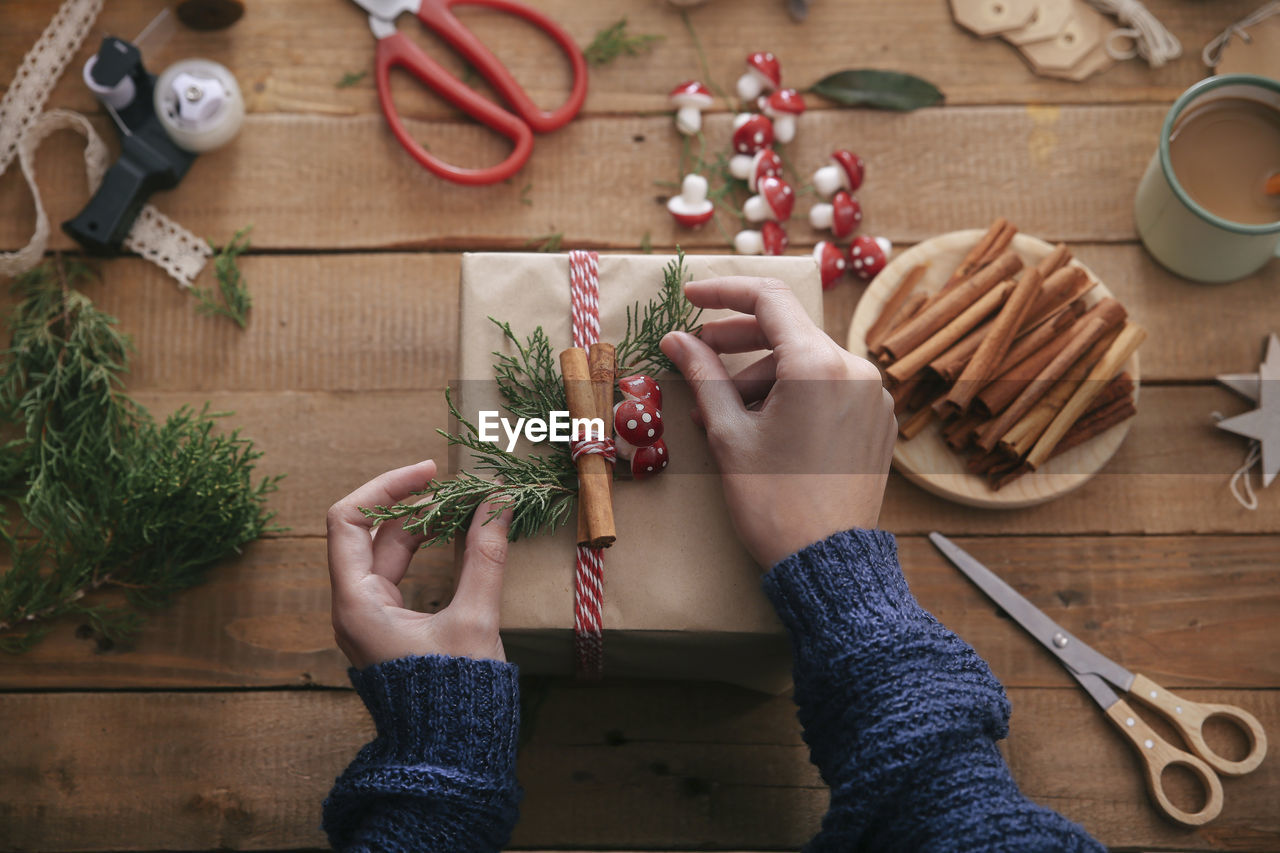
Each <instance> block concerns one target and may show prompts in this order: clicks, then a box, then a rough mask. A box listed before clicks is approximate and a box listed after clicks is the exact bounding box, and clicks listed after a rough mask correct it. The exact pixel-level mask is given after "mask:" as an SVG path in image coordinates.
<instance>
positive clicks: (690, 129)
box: [667, 80, 714, 136]
mask: <svg viewBox="0 0 1280 853" xmlns="http://www.w3.org/2000/svg"><path fill="white" fill-rule="evenodd" d="M667 100H668V102H670V104H671V106H673V107H675V108H676V130H678V131H680V132H681V133H683V134H684V135H685V136H693V135H694V134H695V133H697V132H698V131H699V130H701V129H702V111H703V110H705V109H706V108H707V107H709V106H711V104H712V103H713V102H714V99H713V98H712V97H711V90H710V89H708V88H707V87H706V86H704V85H702V84H701V83H699V82H698V81H697V80H689V81H687V82H684V83H681V84H680V85H679V86H676V87H675V88H674V89H672V90H671V94H670V95H668V96H667Z"/></svg>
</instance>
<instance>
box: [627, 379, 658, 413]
mask: <svg viewBox="0 0 1280 853" xmlns="http://www.w3.org/2000/svg"><path fill="white" fill-rule="evenodd" d="M618 390H619V391H621V392H622V398H623V399H624V400H638V401H640V402H641V403H648V404H649V405H650V406H653V407H654V408H655V409H661V408H662V388H661V387H660V386H659V385H658V381H657V380H656V379H654V378H653V377H651V376H645V375H644V374H643V373H636V374H633V375H631V376H624V377H622V378H621V379H619V380H618Z"/></svg>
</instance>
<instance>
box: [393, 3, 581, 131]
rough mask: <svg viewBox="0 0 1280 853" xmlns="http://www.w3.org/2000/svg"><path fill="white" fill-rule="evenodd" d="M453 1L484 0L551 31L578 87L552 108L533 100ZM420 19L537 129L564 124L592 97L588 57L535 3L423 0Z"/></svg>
mask: <svg viewBox="0 0 1280 853" xmlns="http://www.w3.org/2000/svg"><path fill="white" fill-rule="evenodd" d="M452 6H485V7H488V8H490V9H496V10H498V11H499V12H506V13H507V14H509V15H514V16H516V17H517V18H523V19H524V20H526V21H528V22H529V23H531V24H533V25H534V26H535V27H537V28H538V29H540V30H542V31H543V32H544V33H546V34H547V35H549V36H550V37H551V38H552V40H553V41H555V43H556V44H558V45H559V46H560V49H561V50H562V51H564V54H565V56H567V57H568V58H569V64H570V65H571V66H572V68H573V88H572V89H570V90H569V97H568V98H567V99H566V100H565V102H564V103H563V104H561V105H560V106H559V107H557V108H556V109H554V110H551V111H550V112H548V111H545V110H543V109H542V108H541V107H539V106H538V105H537V104H535V103H534V102H533V99H532V98H530V97H529V95H528V93H527V92H525V90H524V89H523V88H522V87H521V86H520V84H519V83H517V82H516V78H514V77H512V76H511V72H510V71H508V70H507V67H506V66H505V65H503V64H502V62H501V60H499V59H498V57H496V56H494V55H493V51H491V50H489V48H487V47H485V45H484V43H483V42H481V41H480V39H478V38H476V36H475V34H474V33H472V32H471V30H469V29H467V28H466V26H464V25H463V23H462V22H461V21H459V20H458V18H457V17H456V16H455V15H454V14H453V12H452V11H451V9H450V7H452ZM418 19H419V20H421V21H422V23H423V24H425V25H426V26H427V27H428V28H430V29H432V30H434V31H435V32H436V33H437V34H438V35H439V36H440V37H441V38H442V39H444V40H445V42H447V43H448V44H449V45H450V46H451V47H452V48H453V49H454V50H456V51H457V52H458V53H460V54H461V55H462V57H463V58H464V59H466V60H467V61H468V62H470V63H471V65H472V66H474V67H475V69H476V71H478V72H479V73H480V76H482V77H484V79H485V80H487V81H489V84H490V85H491V86H493V88H494V89H496V90H497V92H498V94H499V95H500V96H502V98H503V100H505V101H506V102H507V103H508V104H510V105H511V108H512V109H513V110H514V111H515V113H516V115H518V116H520V118H522V119H524V121H525V123H526V124H528V125H529V127H531V128H533V129H534V130H535V131H536V132H538V133H547V132H549V131H552V130H556V129H558V128H561V127H564V126H565V125H566V124H568V123H569V122H570V120H572V119H573V117H574V116H576V115H577V114H578V111H579V110H581V109H582V104H583V102H584V101H585V100H586V99H587V60H586V59H585V58H584V57H583V55H582V49H581V48H579V47H578V45H577V43H576V42H575V41H574V40H573V38H572V37H571V36H570V35H569V34H568V33H567V32H565V30H564V29H563V28H562V27H561V26H560V25H559V24H557V23H556V22H555V21H553V20H552V19H551V18H549V17H547V16H546V15H545V14H543V13H542V12H539V11H538V10H537V9H531V8H530V7H528V6H525V5H524V4H522V3H515V2H512V0H422V2H421V4H420V5H419V7H418Z"/></svg>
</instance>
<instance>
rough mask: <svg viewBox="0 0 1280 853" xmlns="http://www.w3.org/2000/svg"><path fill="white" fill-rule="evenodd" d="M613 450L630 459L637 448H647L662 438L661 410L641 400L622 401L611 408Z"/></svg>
mask: <svg viewBox="0 0 1280 853" xmlns="http://www.w3.org/2000/svg"><path fill="white" fill-rule="evenodd" d="M613 431H614V432H615V433H616V435H615V436H614V440H613V443H614V448H615V451H616V452H617V454H618V455H619V456H621V457H622V458H623V459H630V458H631V457H632V456H633V455H634V454H635V452H636V448H638V447H648V446H649V445H651V444H653V443H654V442H655V441H657V440H658V439H660V438H662V431H663V427H662V410H661V409H659V408H658V407H657V406H653V405H650V404H649V403H645V402H643V401H642V400H623V401H622V402H621V403H618V404H617V405H616V406H614V407H613Z"/></svg>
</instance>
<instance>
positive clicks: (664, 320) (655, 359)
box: [617, 247, 702, 375]
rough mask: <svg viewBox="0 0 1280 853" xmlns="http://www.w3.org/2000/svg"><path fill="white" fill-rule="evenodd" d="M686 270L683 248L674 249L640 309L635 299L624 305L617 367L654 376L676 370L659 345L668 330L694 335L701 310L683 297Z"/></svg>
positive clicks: (697, 327)
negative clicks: (651, 295) (659, 281)
mask: <svg viewBox="0 0 1280 853" xmlns="http://www.w3.org/2000/svg"><path fill="white" fill-rule="evenodd" d="M687 280H688V273H687V272H686V270H685V268H684V251H683V250H681V249H680V248H678V247H677V248H676V257H675V259H674V260H673V261H671V263H669V264H667V265H666V267H665V268H663V270H662V289H661V290H660V291H659V292H658V295H657V296H656V297H655V298H653V299H650V300H649V302H648V304H647V305H645V306H644V307H643V308H641V307H640V303H639V302H636V303H635V305H634V306H632V307H629V308H627V332H626V334H625V335H623V338H622V341H621V342H620V343H619V344H618V348H617V360H618V370H619V371H622V370H627V371H629V372H633V373H648V374H650V375H656V374H658V373H661V372H662V371H664V370H675V365H674V364H672V363H671V360H670V359H669V358H667V357H666V356H665V355H663V353H662V350H661V349H660V348H659V346H658V344H659V343H660V342H661V341H662V338H663V336H665V335H666V334H667V333H668V332H675V331H679V332H690V333H691V334H695V335H696V334H697V333H698V330H699V328H700V327H699V326H698V320H699V319H700V318H701V317H702V310H701V309H695V308H694V306H693V303H691V302H690V301H689V300H687V299H685V298H684V285H685V282H686V281H687Z"/></svg>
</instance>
